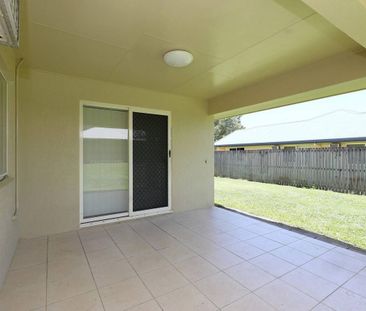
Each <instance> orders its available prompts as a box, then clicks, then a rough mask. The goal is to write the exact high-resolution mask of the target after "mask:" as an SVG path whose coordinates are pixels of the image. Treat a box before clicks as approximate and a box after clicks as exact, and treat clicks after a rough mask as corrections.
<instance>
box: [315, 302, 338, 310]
mask: <svg viewBox="0 0 366 311" xmlns="http://www.w3.org/2000/svg"><path fill="white" fill-rule="evenodd" d="M311 311H334V309H331V308H329V307H328V306H326V305H325V304H323V303H320V304H318V305H317V306H316V307H315V308H314V309H312V310H311Z"/></svg>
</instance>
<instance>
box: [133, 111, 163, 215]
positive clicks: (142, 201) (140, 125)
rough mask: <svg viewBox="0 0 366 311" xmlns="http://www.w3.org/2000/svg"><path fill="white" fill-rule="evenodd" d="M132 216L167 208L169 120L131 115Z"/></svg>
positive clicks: (148, 114)
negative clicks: (136, 213) (139, 212)
mask: <svg viewBox="0 0 366 311" xmlns="http://www.w3.org/2000/svg"><path fill="white" fill-rule="evenodd" d="M132 124H133V125H132V127H133V142H132V143H133V146H132V150H133V160H132V161H133V163H132V167H133V169H132V171H133V190H132V191H133V212H138V211H146V210H153V209H157V208H164V207H168V205H169V202H168V201H169V199H168V198H169V187H168V183H169V180H168V178H169V165H168V162H169V161H168V160H169V141H168V139H169V125H168V116H167V115H159V114H150V113H141V112H133V115H132Z"/></svg>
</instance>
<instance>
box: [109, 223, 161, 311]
mask: <svg viewBox="0 0 366 311" xmlns="http://www.w3.org/2000/svg"><path fill="white" fill-rule="evenodd" d="M126 224H127V226H128V227H129V228H130V229H131V230H132V231H134V232H136V231H135V230H134V229H133V228H132V227H131V226H130V225H129V224H128V223H126ZM103 229H104V230H105V231H106V232H107V234H108V236H109V238H110V239H111V240H112V242H113V244H114V245H115V246H116V247H117V249H118V250H119V251H120V253H121V254H122V255H123V256H124V257H125V260H126V261H127V262H128V264H129V266H130V267H131V269H132V270H133V271H134V272H135V273H136V276H137V277H138V278H139V280H140V281H141V283H142V284H143V285H144V287H145V289H146V290H147V291H148V292H149V294H150V295H151V297H152V299H150V300H147V301H144V302H141V303H139V304H137V305H135V306H131V308H133V307H137V306H140V305H142V304H144V303H146V302H148V301H151V300H154V301H155V302H156V303H157V304H158V306H159V308H160V309H161V310H163V308H162V306H161V305H160V303H159V302H158V300H157V299H156V298H155V296H154V295H153V293H152V292H151V290H150V289H149V288H148V286H147V285H146V284H145V282H144V280H143V279H142V278H141V276H140V275H139V273H138V272H137V270H136V269H135V267H134V266H133V265H132V264H131V262H130V260H129V259H128V257H127V256H125V254H124V253H123V252H122V250H121V249H120V248H119V247H118V244H117V243H116V241H115V240H114V239H113V237H112V236H111V235H110V233H109V231H108V229H105V228H103ZM136 234H137V235H138V236H140V235H139V234H138V233H137V232H136ZM140 237H141V236H140ZM141 238H142V237H141ZM144 240H145V239H144ZM145 241H146V240H145ZM146 242H147V241H146ZM147 243H148V242H147ZM148 244H149V245H150V243H148ZM150 246H151V245H150ZM129 309H130V308H129ZM127 310H128V309H127Z"/></svg>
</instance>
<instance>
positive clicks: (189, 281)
mask: <svg viewBox="0 0 366 311" xmlns="http://www.w3.org/2000/svg"><path fill="white" fill-rule="evenodd" d="M173 221H174V220H173ZM148 222H149V223H151V224H152V225H154V226H155V227H157V228H158V229H159V230H160V231H162V232H164V233H166V234H167V235H169V236H170V237H172V238H173V239H174V240H176V241H177V242H178V243H180V244H182V245H184V246H185V244H184V243H182V242H181V241H179V240H178V239H176V238H175V237H174V236H172V235H171V234H170V233H169V232H167V231H165V230H163V229H162V228H160V227H159V226H157V225H156V224H155V223H153V222H151V221H150V220H148ZM174 222H175V221H174ZM177 224H178V223H177ZM178 225H180V224H178ZM131 228H132V230H134V231H135V232H136V233H137V234H138V235H139V236H140V237H141V238H142V239H144V238H143V237H142V236H141V235H140V234H139V233H138V232H137V231H136V230H135V229H134V228H133V227H131ZM191 231H192V230H191ZM144 240H145V241H146V242H147V243H148V244H149V245H150V246H152V245H151V243H149V242H148V241H147V240H146V239H144ZM152 247H153V246H152ZM189 249H190V248H189ZM190 250H192V249H190ZM156 251H157V250H156ZM192 251H193V252H194V253H196V252H195V251H194V250H192ZM157 252H159V251H157ZM159 254H160V252H159ZM196 254H197V256H198V257H201V259H204V258H203V257H202V256H200V255H199V254H198V253H196ZM160 255H161V254H160ZM204 260H205V261H207V260H206V259H204ZM167 261H168V260H167ZM168 262H169V264H170V265H171V266H172V267H173V268H174V269H175V271H176V272H177V273H178V274H180V275H181V276H182V277H183V278H184V279H185V280H186V281H188V284H187V285H184V286H182V287H179V288H176V289H174V290H172V291H169V292H168V293H165V294H163V295H161V296H159V297H163V296H165V295H168V294H170V293H172V292H174V291H176V290H178V289H182V288H184V287H186V286H188V285H192V286H193V287H194V288H195V289H196V290H197V291H198V292H199V293H200V294H201V295H202V296H203V297H205V298H206V299H207V300H208V301H209V302H211V303H212V305H213V306H215V307H217V308H219V309H221V308H220V307H218V306H217V305H216V304H215V303H214V302H213V301H212V300H211V299H210V298H209V297H207V296H206V295H205V294H204V293H202V292H201V291H200V289H199V288H198V287H197V286H196V285H195V282H193V281H191V280H189V279H188V278H187V277H186V276H185V275H184V274H183V273H182V272H181V271H179V270H178V269H177V267H176V266H175V265H174V264H172V263H170V261H168ZM210 264H211V263H210ZM215 267H216V266H215ZM216 268H217V269H218V270H219V272H216V273H214V274H212V275H216V274H218V273H220V272H223V271H221V269H219V268H218V267H216ZM212 275H210V276H212ZM203 279H205V277H204V278H201V279H200V280H203ZM200 280H197V281H196V282H198V281H200ZM240 286H242V285H241V284H240ZM159 297H157V298H159ZM243 297H244V296H243ZM157 302H158V301H157ZM158 304H159V306H160V307H161V305H160V303H159V302H158ZM161 308H162V307H161ZM162 310H163V308H162Z"/></svg>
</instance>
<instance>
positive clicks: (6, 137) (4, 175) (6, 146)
mask: <svg viewBox="0 0 366 311" xmlns="http://www.w3.org/2000/svg"><path fill="white" fill-rule="evenodd" d="M0 79H3V82H4V86H3V88H4V95H3V100H4V102H5V103H4V108H3V109H4V111H3V112H4V116H3V120H4V122H5V126H4V142H3V146H4V149H5V151H4V157H5V161H4V172H3V173H1V172H0V182H2V181H4V180H5V179H6V178H7V177H8V175H9V171H8V170H9V167H8V164H9V163H8V161H9V106H8V81H7V80H6V78H5V76H4V74H3V73H2V72H1V71H0ZM0 83H1V82H0ZM0 88H1V84H0ZM0 95H1V94H0ZM0 101H1V96H0ZM0 107H1V104H0Z"/></svg>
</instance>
